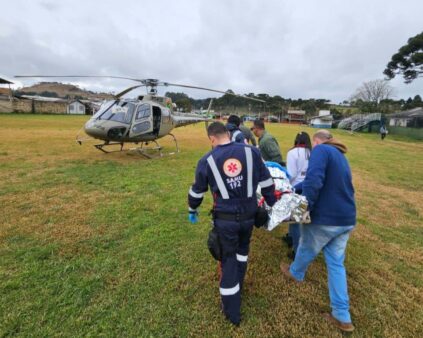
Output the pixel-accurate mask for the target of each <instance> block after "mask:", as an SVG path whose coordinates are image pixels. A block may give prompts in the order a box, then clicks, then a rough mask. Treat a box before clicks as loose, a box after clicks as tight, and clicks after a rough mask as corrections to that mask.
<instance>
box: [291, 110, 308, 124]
mask: <svg viewBox="0 0 423 338" xmlns="http://www.w3.org/2000/svg"><path fill="white" fill-rule="evenodd" d="M287 120H288V121H287V122H288V123H299V124H302V123H305V121H306V119H305V111H304V110H288V116H287Z"/></svg>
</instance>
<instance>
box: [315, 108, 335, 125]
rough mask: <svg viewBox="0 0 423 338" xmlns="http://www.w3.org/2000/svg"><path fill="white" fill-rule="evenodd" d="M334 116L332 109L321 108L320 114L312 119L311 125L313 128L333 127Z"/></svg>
mask: <svg viewBox="0 0 423 338" xmlns="http://www.w3.org/2000/svg"><path fill="white" fill-rule="evenodd" d="M332 123H333V116H332V115H331V114H330V110H320V111H319V115H318V116H314V117H312V118H311V119H310V126H311V127H313V128H332Z"/></svg>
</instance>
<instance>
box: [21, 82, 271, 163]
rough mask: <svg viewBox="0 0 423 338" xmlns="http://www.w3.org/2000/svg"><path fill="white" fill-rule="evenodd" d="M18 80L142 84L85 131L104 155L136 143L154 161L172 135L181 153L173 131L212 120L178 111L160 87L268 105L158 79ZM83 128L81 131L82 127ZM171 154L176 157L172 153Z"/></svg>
mask: <svg viewBox="0 0 423 338" xmlns="http://www.w3.org/2000/svg"><path fill="white" fill-rule="evenodd" d="M15 77H16V78H109V79H110V78H111V79H123V80H129V81H135V82H138V83H140V84H138V85H135V86H131V87H129V88H126V89H125V90H123V91H121V92H120V93H118V94H116V95H115V96H114V98H113V100H109V101H105V102H103V103H102V105H101V107H100V109H99V110H98V111H97V112H96V113H95V114H94V115H93V116H92V117H91V118H90V119H89V120H88V121H87V122H86V123H85V126H84V127H83V129H84V130H85V133H86V134H87V135H88V136H90V137H91V138H94V139H98V140H101V141H103V143H100V144H95V145H94V147H95V148H96V149H98V150H100V151H102V152H104V153H111V152H116V151H124V149H123V148H124V144H125V143H135V144H136V145H139V146H138V147H136V148H132V149H130V150H135V151H137V152H138V153H139V154H140V155H142V156H144V157H146V158H152V156H151V155H150V153H151V151H158V152H159V154H160V156H163V153H162V149H163V147H162V146H161V145H160V144H159V143H158V141H157V140H158V139H160V138H163V137H165V136H170V137H172V138H173V141H174V143H175V146H176V152H179V151H180V150H179V145H178V141H177V139H176V137H175V135H174V134H172V133H171V131H172V130H173V129H174V128H178V127H182V126H186V125H190V124H194V123H198V122H205V123H206V125H207V123H208V122H209V121H210V119H209V118H207V117H204V116H201V115H198V114H190V113H180V112H177V111H175V105H174V104H173V102H172V100H171V98H169V97H166V96H159V95H157V87H159V86H165V87H168V86H173V87H182V88H192V89H199V90H205V91H210V92H215V93H221V94H228V95H232V96H237V97H242V98H245V99H247V100H253V101H257V102H265V101H263V100H260V99H257V98H254V97H250V96H246V95H239V94H235V93H232V92H231V91H221V90H215V89H210V88H205V87H198V86H191V85H184V84H176V83H169V82H163V81H160V80H158V79H135V78H129V77H121V76H105V75H63V76H61V75H16V76H15ZM144 86H145V87H146V90H147V93H146V94H145V95H139V96H137V97H136V98H132V99H131V98H122V97H123V96H124V95H125V94H127V93H129V92H131V91H133V90H134V89H137V88H140V87H144ZM212 101H213V100H211V101H210V104H209V107H208V112H210V109H211V105H212ZM81 129H82V128H81ZM86 140H87V139H86V138H81V137H80V135H79V134H78V135H77V137H76V141H77V142H78V143H79V144H80V145H81V144H82V143H83V142H85V141H86ZM151 142H152V143H154V144H155V146H154V147H148V145H149V143H151ZM116 145H119V146H120V149H118V150H109V149H110V147H112V146H116ZM171 154H174V152H173V153H171Z"/></svg>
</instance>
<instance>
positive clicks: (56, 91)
mask: <svg viewBox="0 0 423 338" xmlns="http://www.w3.org/2000/svg"><path fill="white" fill-rule="evenodd" d="M16 92H17V94H26V95H41V96H48V97H62V98H66V97H73V98H78V99H90V100H91V99H101V100H103V99H110V98H112V95H111V94H107V93H95V92H92V91H89V90H85V89H82V88H79V87H77V86H75V85H72V84H65V83H60V82H40V83H37V84H35V85H32V86H29V87H23V88H21V89H19V90H17V91H16Z"/></svg>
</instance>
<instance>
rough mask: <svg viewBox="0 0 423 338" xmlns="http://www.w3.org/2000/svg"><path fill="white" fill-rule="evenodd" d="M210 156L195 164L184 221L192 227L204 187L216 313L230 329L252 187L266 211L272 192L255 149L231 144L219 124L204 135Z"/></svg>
mask: <svg viewBox="0 0 423 338" xmlns="http://www.w3.org/2000/svg"><path fill="white" fill-rule="evenodd" d="M207 133H208V136H209V139H210V141H211V143H212V147H213V150H212V151H210V152H209V153H207V154H206V155H205V156H203V157H202V158H201V159H200V161H199V162H198V165H197V169H196V172H195V182H194V184H193V185H192V186H191V189H190V190H189V193H188V205H189V221H190V222H191V223H196V222H197V221H198V207H199V206H200V204H201V203H202V201H203V197H204V194H205V193H206V191H207V190H208V187H209V186H210V190H211V192H212V195H213V201H214V203H213V215H214V219H213V223H214V227H215V229H216V230H217V233H218V237H219V240H220V244H221V248H222V251H223V252H222V259H221V273H222V275H221V278H220V288H219V291H220V295H221V299H222V310H223V313H224V314H225V316H226V318H227V319H229V320H230V321H231V322H232V323H233V324H235V325H239V323H240V321H241V314H240V307H241V290H242V285H243V281H244V276H245V272H246V270H247V260H248V251H249V246H250V238H251V233H252V231H253V225H254V222H255V216H256V211H257V197H256V190H257V186H258V185H260V187H261V193H262V195H263V197H264V198H265V200H266V203H267V204H268V205H269V206H272V205H273V204H275V202H276V198H277V196H276V197H275V186H274V183H273V179H272V177H271V176H270V172H269V170H268V169H267V168H266V166H265V165H264V163H263V161H262V159H261V156H260V152H259V150H258V149H257V148H254V147H251V146H249V145H246V144H244V143H237V142H231V140H230V138H229V133H228V131H227V129H226V128H225V126H224V125H223V124H222V123H220V122H213V123H212V124H210V126H209V127H208V129H207Z"/></svg>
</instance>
